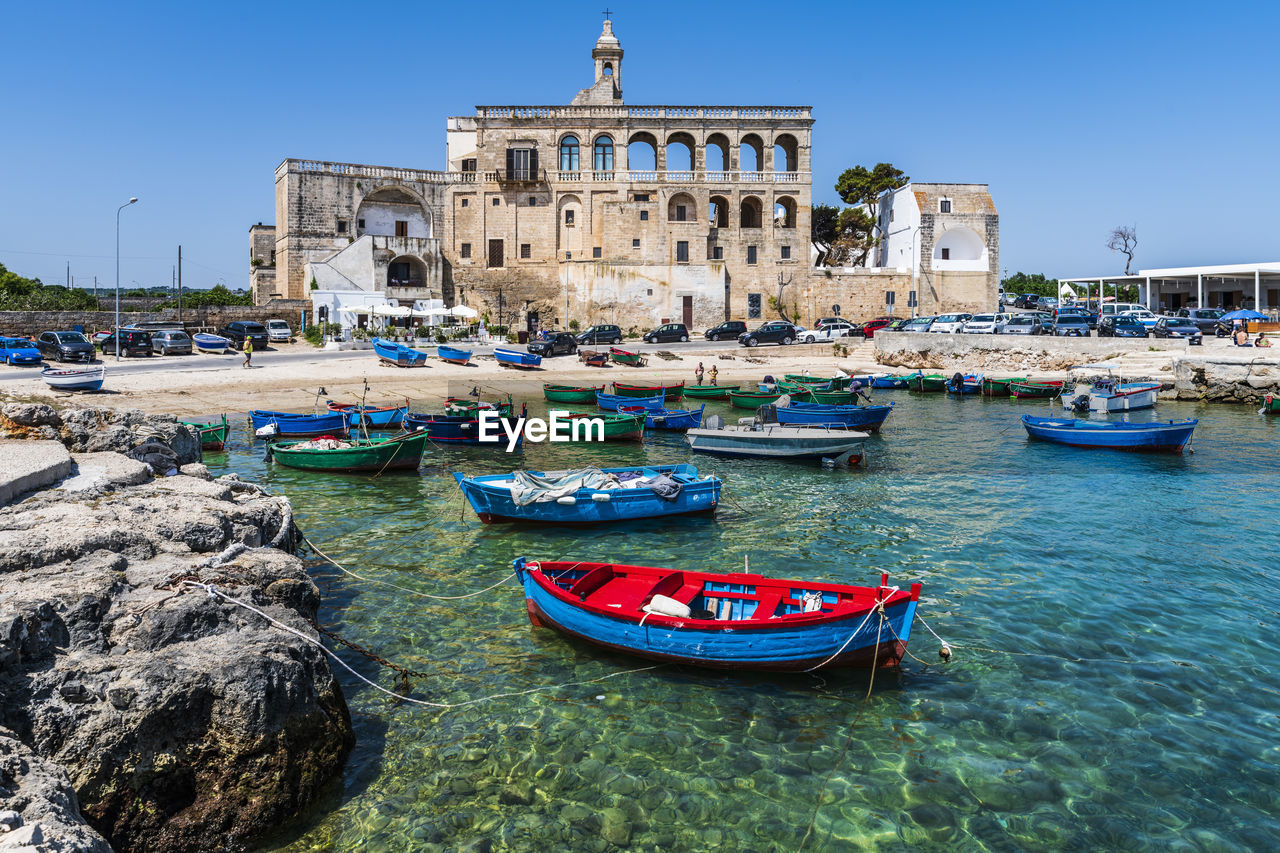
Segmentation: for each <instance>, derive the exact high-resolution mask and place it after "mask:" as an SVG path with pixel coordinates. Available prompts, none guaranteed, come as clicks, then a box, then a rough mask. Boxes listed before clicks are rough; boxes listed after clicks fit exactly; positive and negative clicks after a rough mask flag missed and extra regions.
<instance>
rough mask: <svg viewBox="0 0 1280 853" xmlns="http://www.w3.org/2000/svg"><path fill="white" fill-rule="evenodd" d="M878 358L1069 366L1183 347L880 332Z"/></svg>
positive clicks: (901, 363)
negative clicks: (1136, 353)
mask: <svg viewBox="0 0 1280 853" xmlns="http://www.w3.org/2000/svg"><path fill="white" fill-rule="evenodd" d="M873 340H874V341H875V346H876V362H877V363H878V364H884V365H888V366H892V367H909V368H928V369H937V370H944V369H952V368H962V369H965V370H982V369H984V368H989V369H992V370H1019V369H1036V370H1067V369H1068V368H1071V367H1074V366H1075V365H1079V364H1088V363H1090V362H1095V361H1102V360H1105V359H1108V358H1115V357H1117V356H1120V355H1124V354H1126V353H1133V352H1148V351H1151V350H1158V351H1174V352H1185V351H1186V349H1187V342H1186V341H1183V340H1172V339H1165V338H1159V339H1156V338H1145V339H1141V340H1136V341H1127V340H1118V339H1115V338H1055V337H1050V336H1031V335H950V334H933V333H931V332H876V334H875V337H874V338H873Z"/></svg>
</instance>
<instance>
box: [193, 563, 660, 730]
mask: <svg viewBox="0 0 1280 853" xmlns="http://www.w3.org/2000/svg"><path fill="white" fill-rule="evenodd" d="M183 584H184V585H186V586H194V587H198V588H200V589H203V590H204V591H205V592H207V593H208V594H209V595H210V596H211V597H217V598H221V599H223V600H225V601H228V602H230V603H232V604H234V605H236V606H238V607H243V608H244V609H245V610H249V611H252V612H253V613H256V614H258V615H259V616H261V617H262V618H263V619H266V620H267V621H268V622H270V623H271V624H272V625H274V626H276V627H277V628H279V629H281V630H282V631H287V632H288V633H290V634H293V635H294V636H295V637H298V638H299V639H301V640H304V641H305V642H308V643H310V644H311V645H313V646H315V647H316V648H318V649H319V650H320V651H322V652H324V653H325V654H326V655H328V656H329V657H331V658H333V659H334V660H335V661H337V662H338V663H339V664H341V665H342V668H343V669H345V670H346V671H347V672H349V673H351V674H352V675H354V676H355V677H356V678H358V679H360V680H361V681H363V682H364V683H365V684H367V685H369V686H370V687H372V688H373V689H374V690H377V691H378V692H380V693H385V694H386V695H388V696H390V697H392V698H393V699H399V700H401V701H402V702H412V703H413V704H415V705H422V706H424V707H427V708H443V709H445V710H452V709H454V708H465V707H466V706H468V705H477V704H479V703H481V702H488V701H490V700H492V699H503V698H507V697H511V696H526V695H528V694H530V693H538V692H540V691H543V690H552V689H555V688H559V687H576V686H578V685H581V684H595V683H596V682H599V681H605V680H607V679H610V678H616V677H618V676H619V675H630V674H632V673H636V672H646V671H648V670H651V669H657V668H658V667H660V666H665V664H660V663H657V664H653V665H652V666H641V667H637V668H635V669H624V670H621V671H619V672H611V673H609V674H607V675H602V676H600V677H599V678H588V679H586V680H583V681H567V682H565V683H563V684H551V685H548V686H546V687H531V688H529V689H528V690H515V691H510V692H507V693H494V694H493V695H491V696H483V697H481V698H479V699H468V700H467V701H465V702H452V703H451V702H428V701H427V700H425V699H414V698H413V697H412V696H404V695H402V694H400V693H396V692H395V691H393V690H388V689H387V688H385V687H383V686H381V685H380V684H376V683H375V682H373V681H370V680H369V679H367V678H365V677H364V676H363V675H361V674H360V673H358V672H356V671H355V670H354V669H352V668H351V667H350V666H349V665H348V664H347V662H346V661H344V660H343V659H342V658H340V657H338V654H337V653H336V652H334V651H332V650H331V649H327V648H325V646H324V644H323V643H321V642H320V641H319V640H316V639H313V638H311V637H308V636H307V635H306V634H304V633H302V632H301V631H299V630H298V629H296V628H293V627H290V626H289V625H286V624H284V623H283V622H281V621H279V620H278V619H273V618H272V617H270V616H268V615H267V614H266V613H264V612H262V611H261V610H259V609H258V608H256V607H254V606H253V605H252V604H247V603H245V602H243V601H240V600H239V599H237V598H232V597H231V596H229V595H227V594H226V593H225V592H222V591H220V590H218V589H215V588H214V586H213V584H204V583H199V582H197V581H183Z"/></svg>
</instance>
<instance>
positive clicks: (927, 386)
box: [910, 373, 947, 391]
mask: <svg viewBox="0 0 1280 853" xmlns="http://www.w3.org/2000/svg"><path fill="white" fill-rule="evenodd" d="M910 382H911V390H912V391H945V390H947V377H945V376H943V375H942V374H941V373H917V374H916V375H915V376H913V377H912V378H911V380H910Z"/></svg>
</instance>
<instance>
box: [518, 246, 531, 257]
mask: <svg viewBox="0 0 1280 853" xmlns="http://www.w3.org/2000/svg"><path fill="white" fill-rule="evenodd" d="M520 257H522V258H531V257H533V247H532V246H531V245H530V244H528V243H521V244H520Z"/></svg>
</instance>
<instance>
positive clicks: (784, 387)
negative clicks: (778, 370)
mask: <svg viewBox="0 0 1280 853" xmlns="http://www.w3.org/2000/svg"><path fill="white" fill-rule="evenodd" d="M775 384H776V385H777V386H778V390H779V391H781V392H782V393H784V394H790V395H791V396H792V397H804V396H808V395H809V394H810V393H811V392H812V391H813V390H814V389H813V388H810V387H809V386H808V385H801V384H800V383H799V382H788V381H787V380H785V379H783V380H781V381H779V382H777V383H775ZM823 390H824V391H825V390H826V389H825V388H824V389H823Z"/></svg>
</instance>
